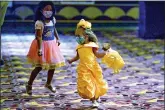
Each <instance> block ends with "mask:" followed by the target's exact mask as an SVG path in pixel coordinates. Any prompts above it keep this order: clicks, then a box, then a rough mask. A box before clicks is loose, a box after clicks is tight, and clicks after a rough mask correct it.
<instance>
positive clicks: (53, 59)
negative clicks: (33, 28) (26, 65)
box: [27, 39, 65, 69]
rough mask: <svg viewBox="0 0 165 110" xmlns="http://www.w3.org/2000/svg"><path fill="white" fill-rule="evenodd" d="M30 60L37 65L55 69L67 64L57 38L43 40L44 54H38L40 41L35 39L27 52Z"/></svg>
mask: <svg viewBox="0 0 165 110" xmlns="http://www.w3.org/2000/svg"><path fill="white" fill-rule="evenodd" d="M27 59H28V62H30V63H31V64H33V65H34V66H35V67H42V68H43V69H55V68H56V67H61V66H64V65H65V60H64V57H63V55H62V54H61V52H60V48H59V46H58V44H57V43H56V40H49V41H42V56H38V43H37V40H36V39H34V40H33V41H32V43H31V46H30V49H29V52H28V54H27Z"/></svg>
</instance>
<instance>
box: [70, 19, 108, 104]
mask: <svg viewBox="0 0 165 110" xmlns="http://www.w3.org/2000/svg"><path fill="white" fill-rule="evenodd" d="M75 34H76V36H78V37H76V40H77V42H78V43H79V45H78V46H77V48H76V51H77V55H76V56H75V57H74V58H72V59H70V60H68V62H69V64H71V63H72V62H74V61H77V60H78V59H80V62H79V64H78V66H77V91H78V94H79V95H80V96H81V97H82V98H84V99H90V100H91V101H92V102H93V107H97V106H99V103H98V102H97V100H98V99H99V97H100V96H102V95H104V94H106V92H107V90H108V84H107V82H106V81H105V80H104V78H103V75H102V69H101V67H100V65H99V64H98V62H97V58H103V57H104V56H105V54H106V53H105V52H104V53H98V52H97V50H98V48H99V46H98V44H97V37H96V36H95V34H94V33H93V32H92V30H91V23H90V22H87V21H85V20H83V19H82V20H80V22H79V23H78V24H77V29H76V33H75Z"/></svg>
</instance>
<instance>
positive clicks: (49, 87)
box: [45, 69, 56, 92]
mask: <svg viewBox="0 0 165 110" xmlns="http://www.w3.org/2000/svg"><path fill="white" fill-rule="evenodd" d="M54 71H55V69H50V70H48V76H47V82H46V85H45V87H46V88H48V89H49V90H50V91H51V92H56V90H55V89H54V88H53V87H52V86H51V81H52V79H53V75H54Z"/></svg>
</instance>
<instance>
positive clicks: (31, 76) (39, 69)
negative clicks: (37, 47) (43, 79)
mask: <svg viewBox="0 0 165 110" xmlns="http://www.w3.org/2000/svg"><path fill="white" fill-rule="evenodd" d="M41 70H42V67H36V68H35V69H34V70H33V71H32V72H31V75H30V78H29V81H28V85H32V84H33V81H34V79H35V78H36V76H37V75H38V73H39V72H40V71H41Z"/></svg>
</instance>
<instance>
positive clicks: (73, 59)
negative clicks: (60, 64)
mask: <svg viewBox="0 0 165 110" xmlns="http://www.w3.org/2000/svg"><path fill="white" fill-rule="evenodd" d="M78 59H79V56H78V53H77V54H76V56H75V57H73V58H72V59H70V60H68V63H69V64H71V63H72V62H74V61H77V60H78Z"/></svg>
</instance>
